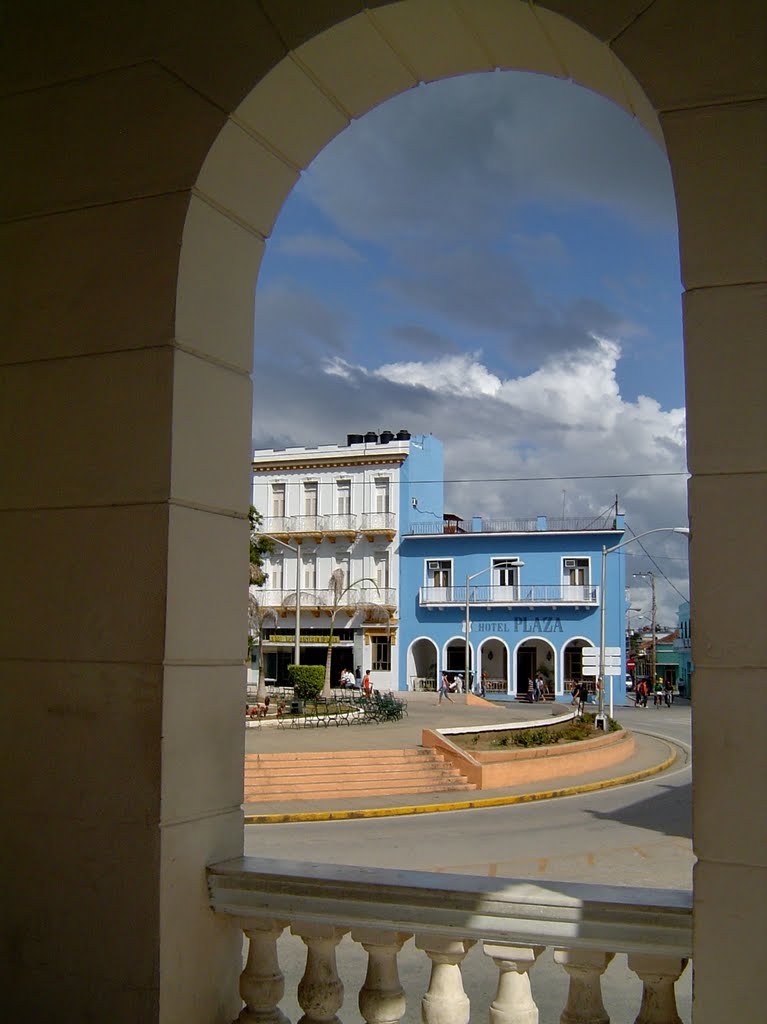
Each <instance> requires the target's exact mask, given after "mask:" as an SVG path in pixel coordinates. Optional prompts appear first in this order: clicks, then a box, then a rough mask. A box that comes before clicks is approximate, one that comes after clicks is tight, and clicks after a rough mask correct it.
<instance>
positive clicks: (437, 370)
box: [374, 355, 501, 397]
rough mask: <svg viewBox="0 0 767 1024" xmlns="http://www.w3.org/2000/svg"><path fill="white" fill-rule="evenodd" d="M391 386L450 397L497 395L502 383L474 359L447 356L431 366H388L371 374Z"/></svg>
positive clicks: (421, 363)
mask: <svg viewBox="0 0 767 1024" xmlns="http://www.w3.org/2000/svg"><path fill="white" fill-rule="evenodd" d="M374 375H375V376H376V377H383V378H384V379H385V380H389V381H391V382H392V383H394V384H402V385H404V386H405V387H416V388H418V387H421V388H427V389H429V390H431V391H437V392H440V393H441V394H444V395H449V396H454V397H455V396H458V395H461V396H466V397H470V396H472V395H480V396H482V395H485V396H487V395H496V394H498V392H499V391H500V389H501V381H500V379H499V378H498V377H496V375H495V374H494V373H491V372H490V371H489V370H488V369H487V368H486V367H485V366H482V364H481V363H479V362H477V361H476V356H471V355H456V356H447V357H445V358H443V359H439V360H435V361H434V362H431V363H427V362H409V363H387V364H386V365H385V366H380V367H379V368H378V369H377V370H376V371H375V373H374Z"/></svg>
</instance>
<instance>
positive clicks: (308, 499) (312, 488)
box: [304, 483, 317, 516]
mask: <svg viewBox="0 0 767 1024" xmlns="http://www.w3.org/2000/svg"><path fill="white" fill-rule="evenodd" d="M304 515H305V516H316V515H317V484H316V483H310V484H304Z"/></svg>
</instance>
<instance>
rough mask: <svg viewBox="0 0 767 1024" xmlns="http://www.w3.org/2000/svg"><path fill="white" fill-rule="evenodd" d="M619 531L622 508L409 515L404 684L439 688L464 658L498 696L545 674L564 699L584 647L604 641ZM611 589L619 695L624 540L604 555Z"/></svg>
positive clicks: (403, 572)
mask: <svg viewBox="0 0 767 1024" xmlns="http://www.w3.org/2000/svg"><path fill="white" fill-rule="evenodd" d="M414 512H415V510H414ZM416 514H417V513H416ZM622 537H623V516H622V515H615V514H611V515H610V516H608V517H598V518H597V519H594V518H592V519H588V520H575V519H548V518H547V517H546V516H538V517H537V518H535V519H529V520H511V519H510V520H500V521H499V520H484V519H480V518H478V517H476V518H474V519H472V520H471V522H470V523H467V524H464V523H463V522H462V521H460V520H455V519H452V518H449V517H445V518H444V519H443V521H442V522H437V521H434V520H432V521H427V520H426V518H425V517H420V516H419V517H418V519H417V520H416V521H414V516H413V515H411V521H410V527H409V529H408V530H407V532H405V529H404V524H403V531H402V538H401V543H400V549H399V563H400V574H399V583H400V594H399V608H400V626H399V643H398V648H399V684H400V688H401V689H411V690H412V689H431V688H433V687H435V686H436V683H437V680H438V679H439V678H440V676H441V673H442V672H443V671H446V672H448V673H461V674H464V676H465V674H466V672H467V669H468V672H469V677H470V678H471V681H472V683H473V686H474V689H475V690H479V689H480V687H481V684H482V683H484V688H485V691H486V692H487V695H488V696H492V697H494V698H505V699H509V700H513V699H515V698H518V697H524V696H525V695H526V694H527V693H528V689H529V687H530V683H531V680H533V679H534V678H535V676H536V675H539V676H541V677H543V679H545V681H546V683H547V685H548V690H549V692H550V693H551V694H553V695H554V696H555V698H556V699H558V700H564V699H570V694H569V691H570V686H571V684H572V683H573V682H575V681H579V680H581V679H582V678H585V676H584V671H583V670H584V665H583V650H584V648H586V647H596V648H599V643H600V629H601V621H600V620H601V607H602V601H603V599H604V597H605V595H604V594H603V593H602V590H601V573H602V550H603V547H604V548H610V547H613V546H614V545H616V544H619V543H620V542H621V540H622ZM467 600H468V604H467ZM606 600H607V603H606V606H605V646H606V647H617V648H620V650H621V666H622V670H621V671H620V672H619V673H617V675H616V676H615V678H614V700H615V703H617V704H623V703H625V701H626V691H625V671H624V670H623V669H624V668H625V611H626V600H625V564H624V554H623V551H622V550H621V551H616V552H613V553H612V554H609V555H607V558H606ZM467 613H468V619H469V635H468V643H467V636H466V619H467ZM467 660H468V665H467ZM589 681H591V682H595V680H593V678H591V679H590V680H589ZM607 697H608V699H609V693H607Z"/></svg>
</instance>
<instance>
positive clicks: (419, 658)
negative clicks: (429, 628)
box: [406, 636, 439, 690]
mask: <svg viewBox="0 0 767 1024" xmlns="http://www.w3.org/2000/svg"><path fill="white" fill-rule="evenodd" d="M438 659H439V650H438V648H437V645H436V644H435V643H434V641H433V640H432V639H431V638H430V637H427V636H421V637H418V638H417V639H416V640H413V642H412V643H411V644H410V646H409V647H408V651H407V679H406V681H407V688H408V690H436V689H437V663H438Z"/></svg>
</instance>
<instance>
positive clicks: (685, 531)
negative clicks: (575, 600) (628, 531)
mask: <svg viewBox="0 0 767 1024" xmlns="http://www.w3.org/2000/svg"><path fill="white" fill-rule="evenodd" d="M651 533H681V534H682V535H683V536H685V537H689V536H690V530H689V528H688V527H686V526H656V527H655V529H654V530H645V532H644V533H638V534H637V535H636V536H635V537H629V538H628V539H627V540H623V541H621V543H620V544H616V545H614V547H611V548H608V547H605V545H604V544H603V545H602V607H601V614H600V616H599V675H598V677H597V678H598V679H599V705H598V706H599V713H598V717H597V721H598V722H599V721H600V720H601V722H600V727H601V728H604V724H605V718H604V716H605V605H606V604H607V601H606V600H605V591H606V589H607V556H608V555H611V554H612V553H613V551H619V550H620V549H621V548H624V547H625V546H626V545H627V544H632V543H633V542H634V541H635V540H641V539H642V537H647V536H648V535H649V534H651ZM654 604H655V602H654V600H653V606H654ZM653 682H655V679H654V678H653Z"/></svg>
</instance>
